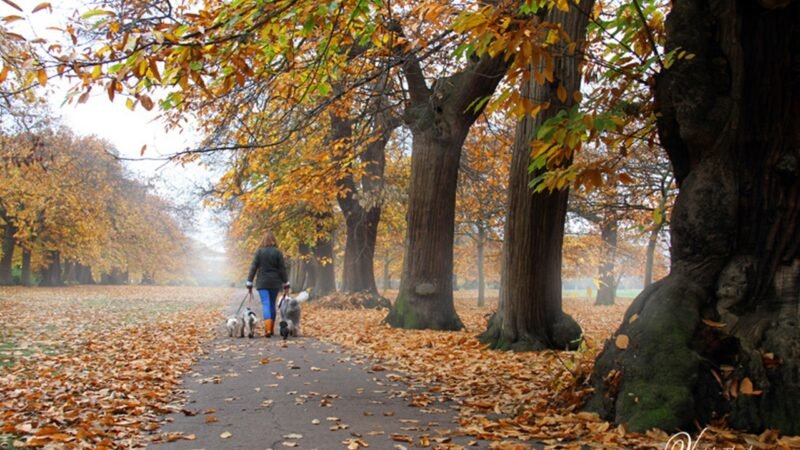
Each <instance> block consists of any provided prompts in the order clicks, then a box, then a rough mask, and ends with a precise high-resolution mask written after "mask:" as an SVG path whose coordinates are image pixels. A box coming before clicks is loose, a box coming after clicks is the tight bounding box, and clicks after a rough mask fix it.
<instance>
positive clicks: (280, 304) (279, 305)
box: [278, 289, 289, 310]
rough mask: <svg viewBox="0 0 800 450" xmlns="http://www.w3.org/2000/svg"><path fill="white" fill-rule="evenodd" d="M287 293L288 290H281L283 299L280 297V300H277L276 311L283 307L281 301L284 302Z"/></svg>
mask: <svg viewBox="0 0 800 450" xmlns="http://www.w3.org/2000/svg"><path fill="white" fill-rule="evenodd" d="M287 292H289V290H288V289H284V290H283V297H281V299H280V300H278V310H280V309H281V306H282V305H283V301H284V300H286V293H287Z"/></svg>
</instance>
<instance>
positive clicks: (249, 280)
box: [247, 249, 260, 287]
mask: <svg viewBox="0 0 800 450" xmlns="http://www.w3.org/2000/svg"><path fill="white" fill-rule="evenodd" d="M259 250H260V249H259ZM258 265H259V258H258V250H256V254H255V255H253V262H252V263H250V272H248V274H247V286H248V287H251V286H253V278H255V276H256V271H257V270H258Z"/></svg>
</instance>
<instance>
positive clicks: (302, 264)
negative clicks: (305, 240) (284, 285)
mask: <svg viewBox="0 0 800 450" xmlns="http://www.w3.org/2000/svg"><path fill="white" fill-rule="evenodd" d="M297 253H298V256H297V257H294V258H292V259H291V261H290V266H291V269H290V270H289V284H291V285H292V289H294V290H295V291H303V290H306V289H308V288H311V287H313V283H312V282H311V281H312V280H311V277H312V275H311V274H310V270H311V268H310V267H309V259H310V255H311V248H310V247H309V246H308V245H307V244H302V243H301V244H300V245H299V246H298V248H297Z"/></svg>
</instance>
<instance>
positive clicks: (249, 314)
mask: <svg viewBox="0 0 800 450" xmlns="http://www.w3.org/2000/svg"><path fill="white" fill-rule="evenodd" d="M257 320H258V318H257V317H256V313H255V312H253V310H252V309H250V308H247V309H245V311H244V315H243V316H242V322H244V326H243V327H242V334H241V336H242V337H245V335H247V337H249V338H252V337H253V336H254V335H255V334H256V322H257Z"/></svg>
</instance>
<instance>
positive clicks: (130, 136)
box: [0, 0, 225, 251]
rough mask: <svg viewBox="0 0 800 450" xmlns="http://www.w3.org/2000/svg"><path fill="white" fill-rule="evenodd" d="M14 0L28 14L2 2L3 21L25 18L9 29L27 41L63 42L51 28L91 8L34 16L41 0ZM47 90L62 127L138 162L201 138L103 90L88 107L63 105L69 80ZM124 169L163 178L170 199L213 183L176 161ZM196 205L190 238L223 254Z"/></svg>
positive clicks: (55, 1) (57, 4)
mask: <svg viewBox="0 0 800 450" xmlns="http://www.w3.org/2000/svg"><path fill="white" fill-rule="evenodd" d="M13 1H14V3H16V4H17V5H19V6H20V7H21V8H22V9H23V11H24V12H23V13H20V12H19V11H17V10H16V9H14V8H12V7H11V6H9V5H8V4H6V3H4V2H2V1H0V18H2V17H5V16H8V15H11V14H13V15H20V16H23V17H25V18H26V19H28V20H26V21H16V22H13V23H12V24H11V26H12V27H13V28H14V31H16V32H18V33H20V34H23V35H24V36H26V37H31V36H37V37H44V38H46V39H49V40H52V39H59V38H60V37H61V36H60V35H59V34H58V33H56V32H52V31H49V30H47V27H49V26H61V25H63V24H64V23H65V22H66V21H67V18H68V17H69V16H71V15H73V14H74V13H75V11H76V10H78V11H82V12H85V11H87V10H89V9H91V8H90V7H87V6H84V5H85V3H86V2H84V1H81V0H60V1H59V0H51V1H50V3H51V5H52V6H53V13H52V14H50V13H49V12H47V11H40V12H37V13H36V14H31V13H30V12H31V11H32V10H33V9H34V8H35V7H36V6H37V5H39V4H40V3H42V0H13ZM47 87H48V94H47V96H48V100H49V103H50V105H51V108H52V110H53V112H54V113H55V114H56V115H57V116H60V118H61V120H62V123H63V124H64V125H66V126H68V127H69V128H71V129H72V130H74V131H75V132H76V133H77V134H79V135H97V136H99V137H101V138H103V139H105V140H107V141H109V142H111V143H112V144H113V145H114V146H115V147H116V149H117V150H118V151H119V153H120V155H122V156H125V157H129V158H138V157H139V155H140V151H141V148H142V146H143V145H146V146H147V149H146V151H145V154H144V156H145V157H150V158H152V157H158V156H163V155H169V154H171V153H175V152H177V151H181V150H184V149H186V148H187V147H192V146H193V145H194V144H195V143H196V142H197V141H198V140H199V138H198V136H197V135H196V134H194V133H193V132H192V130H185V131H183V132H177V131H172V132H169V133H168V132H166V131H165V127H164V124H163V123H162V122H160V121H158V120H157V119H156V116H157V115H158V111H157V109H156V108H154V109H153V111H149V112H148V111H146V110H144V108H142V107H141V105H139V106H138V107H137V108H136V110H135V111H130V110H129V109H128V108H126V107H125V99H124V97H119V98H117V99H116V101H114V102H113V103H112V102H110V101H109V100H108V97H107V96H106V95H105V93H104V92H103V90H102V89H95V90H94V91H95V92H93V95H92V96H91V97H90V99H89V101H88V102H86V103H84V104H80V105H76V104H74V103H73V104H72V105H67V104H63V103H64V98H65V94H66V92H67V89H68V88H69V82H68V81H66V80H58V79H51V80H50V81H49V82H48V86H47ZM62 104H63V105H62ZM126 166H127V167H128V168H129V169H131V170H132V171H133V172H135V173H137V174H139V175H140V176H141V177H143V178H148V179H149V178H152V177H153V176H158V177H159V178H161V179H162V181H163V183H159V186H161V192H159V193H160V195H162V196H164V197H166V198H170V197H173V198H174V197H175V196H177V197H179V198H186V195H187V194H188V193H190V192H192V191H193V190H194V187H195V186H196V185H197V184H208V182H209V181H210V180H211V179H212V175H211V173H210V172H209V171H208V170H206V169H205V168H203V167H200V166H198V165H190V166H186V167H181V166H177V165H175V164H172V163H166V164H165V163H164V162H163V161H138V162H127V163H126ZM194 203H196V207H197V209H198V214H197V225H198V226H197V228H198V229H197V230H196V232H194V233H192V236H193V237H195V238H196V239H198V240H200V241H201V242H203V243H204V244H205V245H207V246H209V247H211V248H213V249H215V250H219V251H224V234H225V233H224V232H223V230H222V229H221V228H220V226H219V225H217V224H216V223H215V220H214V218H213V217H212V214H211V213H210V212H209V211H205V210H202V205H201V204H200V202H199V201H195V202H194Z"/></svg>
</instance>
